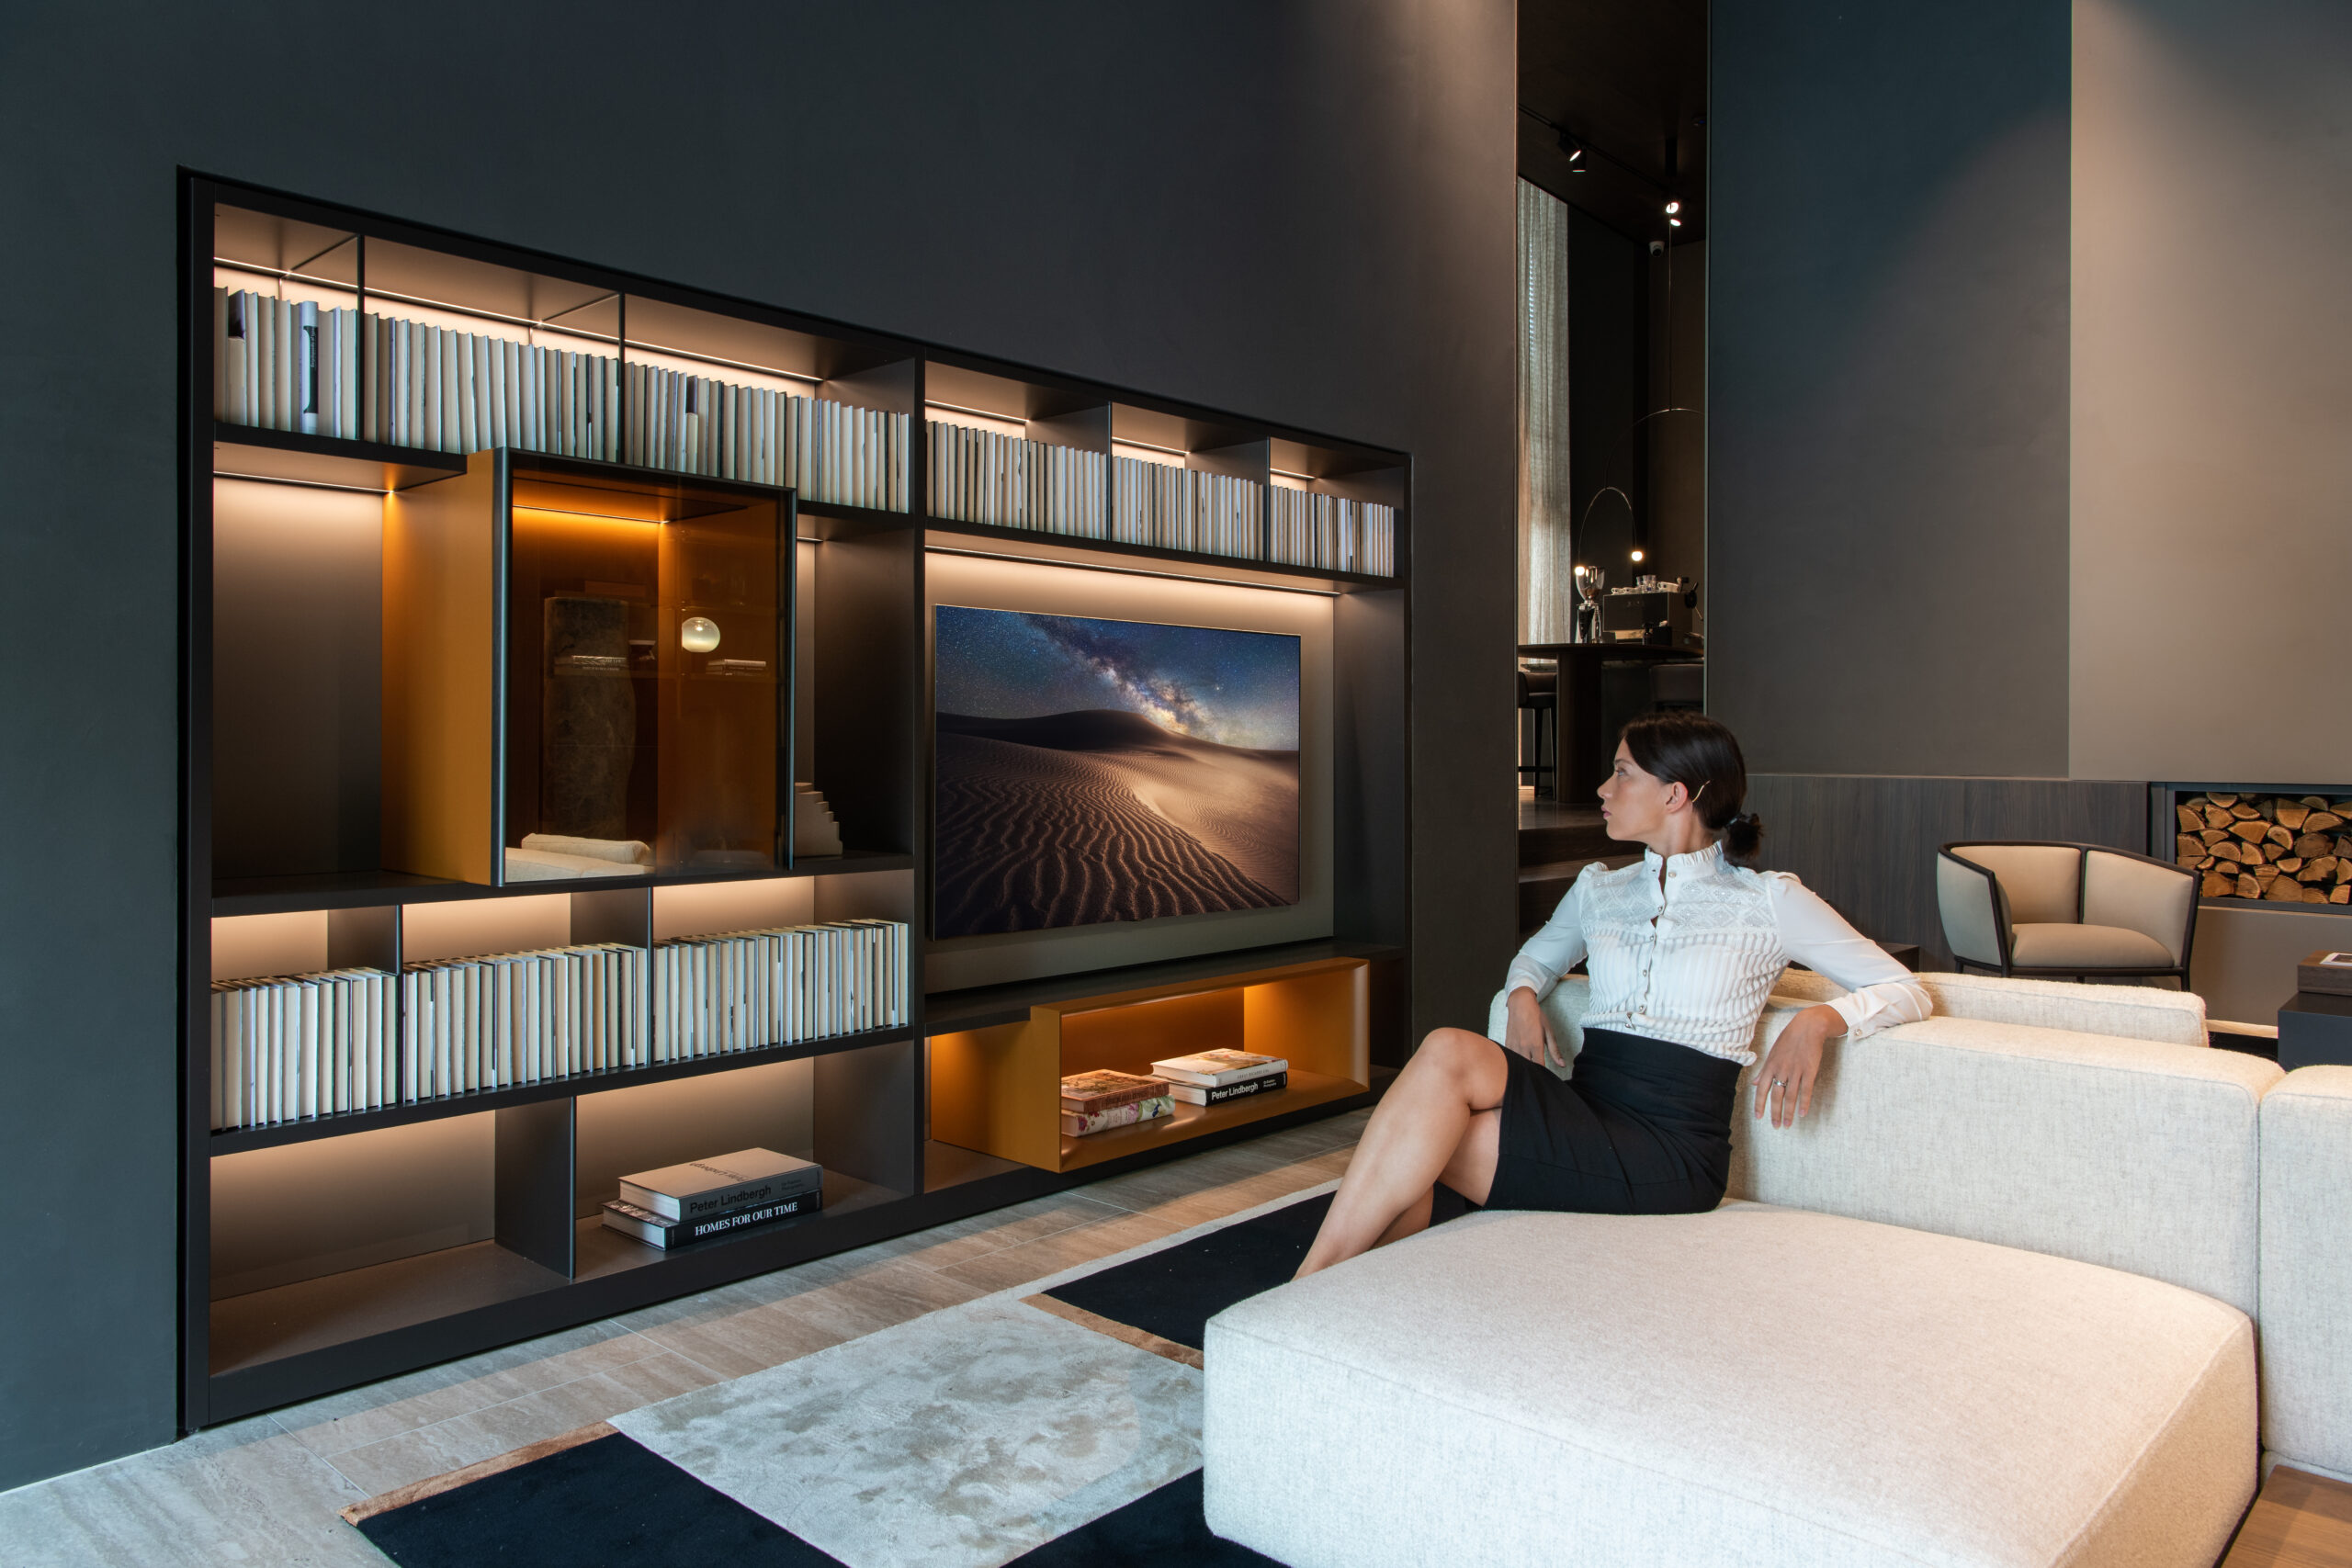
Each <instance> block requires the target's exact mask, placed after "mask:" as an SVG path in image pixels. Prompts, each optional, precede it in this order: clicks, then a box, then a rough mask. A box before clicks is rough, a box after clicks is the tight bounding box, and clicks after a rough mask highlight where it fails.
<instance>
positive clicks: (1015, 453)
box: [928, 421, 1103, 539]
mask: <svg viewBox="0 0 2352 1568" xmlns="http://www.w3.org/2000/svg"><path fill="white" fill-rule="evenodd" d="M930 491H931V493H930V495H929V497H928V500H929V502H930V506H931V515H933V517H947V518H952V519H954V520H956V522H959V523H986V524H990V525H994V526H996V527H1000V528H1036V529H1039V530H1042V531H1043V532H1045V533H1048V534H1069V535H1072V536H1076V537H1079V538H1083V539H1099V538H1101V537H1103V454H1101V453H1100V452H1085V451H1081V450H1080V449H1079V448H1077V447H1075V446H1054V445H1052V444H1051V443H1048V442H1044V441H1024V440H1023V439H1022V438H1021V437H1019V436H1017V435H1002V434H998V433H997V432H995V431H993V430H979V429H975V428H973V427H972V426H970V425H963V424H945V423H939V422H937V421H933V422H932V424H931V479H930Z"/></svg>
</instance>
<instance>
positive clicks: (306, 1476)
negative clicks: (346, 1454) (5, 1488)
mask: <svg viewBox="0 0 2352 1568" xmlns="http://www.w3.org/2000/svg"><path fill="white" fill-rule="evenodd" d="M365 1495H366V1494H364V1493H363V1492H361V1491H360V1490H359V1489H358V1488H357V1487H356V1486H354V1485H353V1484H352V1483H350V1482H349V1481H347V1480H345V1478H344V1477H343V1476H342V1475H341V1474H339V1473H337V1472H336V1471H335V1469H334V1466H333V1465H331V1464H329V1463H328V1462H327V1461H325V1460H322V1459H321V1458H319V1457H318V1456H317V1455H316V1454H314V1453H312V1452H311V1450H308V1449H306V1448H304V1447H303V1446H302V1445H301V1444H300V1443H298V1442H296V1441H295V1440H294V1439H293V1438H291V1437H289V1436H288V1435H287V1433H286V1432H285V1430H284V1429H283V1428H281V1427H278V1426H277V1423H276V1422H275V1421H273V1420H271V1419H270V1418H269V1417H268V1416H256V1417H254V1419H252V1420H249V1421H240V1422H237V1423H234V1424H233V1425H231V1426H227V1427H215V1428H214V1429H213V1430H211V1431H209V1432H199V1433H198V1434H197V1435H196V1436H195V1437H192V1438H187V1439H185V1440H183V1441H181V1442H177V1443H175V1444H173V1445H172V1446H170V1447H169V1448H164V1449H156V1450H153V1451H152V1452H149V1453H143V1454H134V1455H132V1456H131V1457H130V1458H128V1459H121V1460H117V1461H114V1462H113V1463H111V1464H103V1465H98V1466H96V1467H95V1468H93V1469H90V1470H83V1471H76V1472H74V1473H73V1474H70V1475H61V1476H58V1477H56V1478H55V1479H53V1480H50V1481H43V1482H38V1483H34V1484H33V1485H30V1486H21V1487H18V1488H17V1489H16V1490H15V1491H13V1492H9V1493H7V1494H6V1495H0V1562H6V1563H7V1564H8V1568H183V1565H185V1568H216V1565H218V1564H220V1563H233V1562H253V1563H263V1562H266V1563H270V1564H273V1565H275V1564H280V1563H284V1564H300V1565H312V1564H318V1565H332V1568H344V1565H350V1568H360V1565H362V1564H365V1565H368V1568H382V1564H383V1561H384V1560H383V1558H382V1557H381V1556H380V1555H379V1553H378V1552H377V1551H376V1549H375V1548H374V1547H372V1546H369V1545H368V1542H367V1540H366V1538H365V1537H363V1536H361V1535H360V1534H359V1532H358V1531H356V1530H355V1529H351V1528H350V1527H349V1526H348V1525H345V1523H344V1522H343V1520H342V1519H341V1518H339V1517H336V1510H337V1509H339V1508H342V1507H345V1506H348V1505H350V1504H352V1503H356V1502H358V1501H359V1500H360V1499H361V1498H362V1497H363V1496H365Z"/></svg>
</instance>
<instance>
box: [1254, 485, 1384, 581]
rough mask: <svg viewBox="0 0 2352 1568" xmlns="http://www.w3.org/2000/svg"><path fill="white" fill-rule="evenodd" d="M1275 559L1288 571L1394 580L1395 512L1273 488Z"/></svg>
mask: <svg viewBox="0 0 2352 1568" xmlns="http://www.w3.org/2000/svg"><path fill="white" fill-rule="evenodd" d="M1274 559H1276V560H1278V561H1282V562H1284V563H1285V564H1287V565H1290V566H1312V567H1321V568H1324V569H1326V570H1331V571H1360V572H1363V573H1364V574H1365V575H1367V576H1371V577H1394V576H1396V575H1397V509H1396V508H1395V507H1393V506H1382V505H1380V504H1379V503H1378V502H1370V501H1348V500H1345V499H1343V498H1341V497H1340V496H1336V495H1324V494H1321V493H1319V492H1317V491H1304V490H1292V489H1290V488H1289V487H1288V486H1285V485H1276V486H1275V487H1274Z"/></svg>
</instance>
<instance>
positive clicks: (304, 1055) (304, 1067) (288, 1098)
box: [212, 968, 400, 1128]
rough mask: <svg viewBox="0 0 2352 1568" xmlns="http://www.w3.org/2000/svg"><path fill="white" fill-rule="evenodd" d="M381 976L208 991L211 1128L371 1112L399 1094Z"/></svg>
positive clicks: (361, 972) (390, 1012)
mask: <svg viewBox="0 0 2352 1568" xmlns="http://www.w3.org/2000/svg"><path fill="white" fill-rule="evenodd" d="M396 982H397V977H396V976H393V975H392V974H391V973H390V971H389V970H384V969H364V968H362V969H333V970H329V971H327V972H326V973H324V974H321V975H293V976H271V977H268V978H264V979H253V980H216V981H214V982H213V983H212V1125H213V1126H214V1127H215V1128H221V1127H254V1126H260V1125H264V1124H266V1123H268V1122H286V1121H291V1120H294V1119H296V1118H298V1117H304V1116H329V1115H334V1114H336V1113H337V1112H341V1111H375V1110H379V1109H380V1108H382V1107H384V1106H387V1105H390V1104H392V1103H393V1102H394V1101H395V1100H396V1099H397V1098H398V1096H399V1094H400V1051H399V1045H398V1035H397V1033H396V1021H397V1017H398V1015H397V1013H396V1012H395V1010H394V1006H393V1003H394V998H395V997H396V996H397V994H398V986H397V983H396Z"/></svg>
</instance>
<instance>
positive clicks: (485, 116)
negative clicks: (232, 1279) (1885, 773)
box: [0, 0, 1513, 1487]
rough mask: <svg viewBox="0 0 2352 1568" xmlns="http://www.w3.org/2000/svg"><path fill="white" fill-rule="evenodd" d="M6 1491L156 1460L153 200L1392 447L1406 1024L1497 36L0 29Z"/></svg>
mask: <svg viewBox="0 0 2352 1568" xmlns="http://www.w3.org/2000/svg"><path fill="white" fill-rule="evenodd" d="M9 35H10V36H9V43H8V47H7V48H6V51H0V130H5V142H6V145H7V146H8V147H9V148H10V149H11V153H10V156H9V157H8V159H7V160H6V166H5V167H4V168H0V210H5V211H6V213H7V214H8V217H9V220H10V227H11V232H12V234H13V235H14V236H15V238H16V239H17V242H18V243H15V244H12V245H10V246H8V247H7V248H6V254H5V258H0V280H5V285H6V288H5V295H6V298H8V299H13V300H16V301H17V302H18V308H17V310H15V311H14V312H12V316H11V328H10V341H9V362H10V366H11V374H9V375H8V376H6V377H5V378H0V468H5V471H6V473H7V474H8V475H9V476H10V483H9V486H8V490H7V497H8V502H7V504H8V508H9V512H8V516H7V518H6V524H5V526H0V612H4V613H0V628H5V630H0V638H5V641H0V651H5V655H6V657H5V661H0V720H5V727H6V729H5V732H6V734H7V735H8V736H10V737H11V738H12V739H11V741H10V743H9V744H8V745H6V746H5V747H0V804H5V806H6V815H7V818H8V819H9V820H10V821H11V822H12V823H14V824H16V825H17V843H16V846H15V852H13V853H12V855H11V857H10V863H9V872H8V877H7V880H6V883H5V885H0V1021H4V1022H0V1072H4V1073H5V1081H6V1086H7V1088H6V1093H5V1094H4V1095H0V1146H5V1147H6V1149H7V1151H8V1154H9V1168H10V1170H11V1173H12V1177H13V1180H12V1184H11V1193H10V1196H11V1205H10V1214H11V1219H12V1222H13V1235H12V1236H11V1238H10V1242H11V1245H10V1256H9V1260H8V1267H7V1268H6V1269H4V1270H0V1411H6V1413H7V1414H6V1419H5V1420H0V1487H5V1486H6V1485H10V1484H14V1483H18V1482H22V1481H25V1480H28V1479H31V1478H33V1477H36V1476H40V1475H43V1474H48V1473H51V1472H58V1471H62V1470H69V1469H73V1468H74V1467H76V1466H80V1465H85V1464H88V1463H90V1462H93V1461H97V1460H101V1459H105V1458H107V1457H109V1456H111V1455H115V1454H119V1453H122V1452H125V1451H128V1450H134V1449H138V1448H141V1447H144V1446H147V1445H151V1444H154V1443H160V1442H163V1441H165V1440H167V1439H168V1438H170V1437H171V1436H172V1435H173V1429H174V1421H175V1312H176V1307H175V1279H176V1268H177V1263H176V1258H175V1248H176V1246H177V1239H176V1228H175V1198H174V1193H175V1172H176V1166H177V1160H178V1153H177V1149H178V1132H177V1114H176V1105H177V1097H178V1070H177V1066H176V1057H175V1050H176V1046H175V1022H174V996H175V983H176V982H175V940H176V939H175V870H174V867H175V843H176V841H177V833H178V823H177V819H176V805H175V801H176V795H175V759H176V754H177V753H176V748H177V743H178V730H177V720H176V716H175V680H176V677H175V638H176V634H175V617H176V614H177V610H176V603H175V597H176V584H177V581H178V570H179V566H178V525H179V516H180V499H179V488H178V474H177V468H176V425H175V419H176V415H177V410H178V406H179V402H178V398H179V389H178V381H177V370H176V358H175V342H176V333H177V330H178V300H177V297H176V294H175V218H174V189H175V185H174V180H175V168H176V167H178V166H182V165H185V166H188V167H192V168H196V169H199V170H203V171H206V172H209V173H214V174H219V175H226V176H230V177H232V178H240V179H245V180H250V181H254V182H256V183H259V184H263V185H268V186H278V187H282V188H285V189H288V190H292V191H296V192H300V193H302V194H306V195H313V196H317V197H324V198H328V199H333V200H339V201H344V202H348V203H351V204H353V205H356V206H359V207H364V208H369V209H376V210H379V211H382V212H386V213H390V214H392V215H396V216H400V217H403V218H409V219H413V220H421V221H424V222H429V223H437V224H442V225H445V226H447V227H449V228H453V229H457V230H460V231H467V232H471V233H477V234H481V235H484V236H487V237H490V238H492V239H496V240H501V241H505V242H510V243H520V244H524V245H528V246H535V247H538V248H540V249H544V250H547V251H550V252H554V253H556V254H563V255H571V256H578V257H581V258H583V259H587V260H591V261H594V262H597V263H601V264H604V265H612V266H616V267H620V268H624V269H629V270H633V271H637V272H641V273H645V274H650V275H652V276H657V277H662V278H668V279H672V280H675V281H678V282H681V283H684V284H689V285H693V286H696V287H700V288H707V289H711V290H715V291H718V292H722V293H729V294H734V295H738V296H741V297H744V298H748V299H758V300H764V301H771V302H774V303H776V304H781V305H786V306H790V307H793V308H796V309H799V310H809V311H814V312H819V313H824V314H830V315H833V316H837V317H839V318H842V319H844V320H847V321H854V322H860V323H865V324H868V325H872V326H875V327H877V328H882V329H886V330H889V331H896V332H901V333H909V334H910V335H914V336H917V337H922V338H927V339H932V340H935V341H940V342H944V343H947V344H956V345H960V346H963V347H967V348H970V349H974V350H978V351H982V352H986V353H989V354H994V355H1003V356H1005V357H1007V358H1011V359H1015V360H1021V361H1027V362H1030V363H1034V364H1037V365H1041V366H1046V367H1055V368H1059V369H1063V370H1066V371H1069V372H1073V373H1076V374H1080V375H1083V376H1089V377H1095V378H1102V379H1103V380H1107V381H1111V382H1115V383H1121V384H1126V385H1132V386H1136V387H1140V388H1147V389H1151V390H1152V391H1155V392H1158V393H1160V394H1163V395H1168V396H1172V397H1178V398H1184V399H1189V400H1194V401H1197V402H1201V403H1204V404H1208V405H1210V406H1213V407H1226V408H1231V409H1234V410H1237V411H1239V412H1246V413H1249V414H1251V415H1255V416H1259V417H1262V418H1267V419H1271V420H1277V421H1282V422H1285V423H1293V424H1295V425H1299V426H1303V427H1306V428H1307V429H1310V430H1322V431H1329V432H1331V433H1333V434H1341V435H1345V436H1349V437H1352V438H1355V439H1358V440H1363V441H1367V442H1373V443H1378V444H1382V445H1385V446H1396V447H1401V448H1404V449H1406V450H1408V451H1410V452H1412V453H1413V454H1414V456H1415V458H1416V460H1417V470H1416V471H1417V484H1418V490H1417V493H1416V494H1415V496H1414V517H1415V526H1416V533H1417V539H1416V553H1415V560H1414V566H1415V568H1416V570H1417V572H1418V573H1419V575H1418V578H1417V584H1416V596H1415V603H1414V623H1415V624H1414V627H1413V636H1414V646H1415V648H1416V649H1417V653H1416V657H1415V662H1414V668H1413V674H1412V693H1413V703H1414V709H1413V712H1414V737H1413V753H1412V754H1413V766H1414V770H1415V772H1414V786H1415V789H1416V792H1417V793H1416V801H1417V805H1416V818H1415V825H1414V832H1415V838H1414V862H1413V868H1412V870H1413V879H1414V881H1413V886H1414V895H1415V919H1414V941H1415V952H1414V970H1415V1011H1416V1015H1417V1019H1418V1021H1419V1022H1420V1023H1422V1024H1427V1023H1430V1022H1434V1021H1470V1020H1472V1019H1475V1018H1476V1017H1478V1016H1480V1015H1482V1013H1483V1010H1484V1007H1485V999H1484V998H1485V997H1486V995H1487V989H1488V988H1489V987H1491V985H1492V983H1493V977H1494V974H1495V972H1496V969H1497V966H1498V964H1499V963H1500V960H1501V957H1502V955H1503V954H1504V953H1507V952H1508V951H1509V948H1510V933H1511V924H1512V910H1511V904H1510V899H1511V882H1510V874H1509V867H1510V864H1511V863H1512V862H1511V818H1510V804H1509V797H1508V796H1507V795H1504V794H1502V793H1500V792H1499V791H1498V790H1496V789H1495V788H1494V787H1493V786H1492V783H1491V781H1492V780H1494V779H1497V778H1500V777H1503V776H1506V774H1507V772H1508V769H1509V767H1510V687H1509V686H1508V684H1507V683H1506V682H1505V679H1504V673H1503V672H1504V671H1506V670H1507V669H1508V662H1507V660H1508V658H1509V644H1510V626H1511V578H1512V570H1511V549H1512V544H1511V538H1512V535H1511V526H1512V524H1511V518H1512V507H1511V473H1512V467H1511V425H1512V422H1511V408H1512V402H1511V400H1512V354H1513V346H1512V305H1511V278H1512V237H1511V226H1512V195H1511V179H1512V143H1511V136H1512V127H1511V82H1512V39H1513V31H1512V16H1511V11H1510V6H1508V5H1505V4H1502V3H1500V0H1483V3H1476V4H1468V5H1450V6H1442V7H1441V6H1434V5H1431V4H1428V3H1426V0H1381V3H1379V4H1366V3H1364V0H1316V3H1312V4H1306V3H1301V4H1293V5H1286V6H1263V5H1258V4H1251V3H1249V0H1228V3H1226V4H1213V5H1204V4H1195V5H1185V6H1164V5H1155V6H1102V5H1094V4H1084V3H1070V4H1062V5H1046V4H1036V5H1027V6H1006V5H979V6H974V5H936V6H908V5H869V6H813V5H812V6H778V5H769V6H722V7H714V8H707V9H705V10H702V11H698V12H696V13H695V16H694V17H693V19H692V22H691V25H686V26H678V25H672V24H671V23H670V22H668V21H665V20H662V19H661V18H659V17H656V16H655V15H654V14H653V13H650V12H648V11H647V10H645V8H643V7H641V6H621V5H616V4H611V3H610V0H598V3H594V4H589V5H583V6H564V7H547V6H529V7H513V6H509V7H501V6H488V7H484V6H458V5H453V4H448V3H447V0H438V3H427V4H423V5H418V6H409V7H407V8H404V9H403V10H401V12H400V13H399V14H398V15H397V16H378V15H374V14H362V13H359V12H352V11H332V10H328V11H322V10H320V9H318V8H317V7H314V6H294V5H289V4H269V3H262V0H255V3H252V4H246V5H243V6H235V7H232V8H227V9H222V8H219V7H212V8H193V7H171V6H147V7H133V6H115V5H96V6H92V5H79V6H66V5H59V4H44V5H39V6H21V7H19V8H18V9H17V11H16V12H15V13H14V14H13V15H12V17H11V18H10V23H9Z"/></svg>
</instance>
